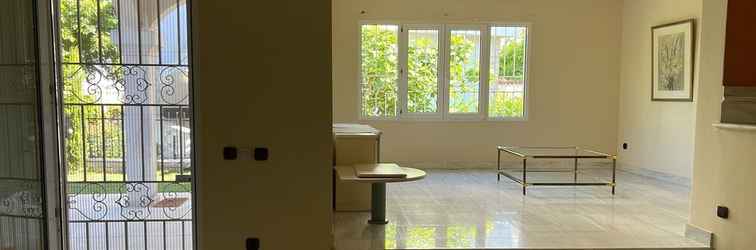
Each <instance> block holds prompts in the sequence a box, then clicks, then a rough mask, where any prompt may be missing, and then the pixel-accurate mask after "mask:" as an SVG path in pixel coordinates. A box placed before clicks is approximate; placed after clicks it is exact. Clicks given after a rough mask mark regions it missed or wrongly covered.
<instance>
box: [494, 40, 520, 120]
mask: <svg viewBox="0 0 756 250" xmlns="http://www.w3.org/2000/svg"><path fill="white" fill-rule="evenodd" d="M521 35H522V36H523V37H518V38H517V39H512V40H510V41H507V43H505V45H504V46H503V47H501V48H499V51H498V54H497V57H498V65H497V68H495V69H492V71H491V76H490V77H489V79H490V81H489V85H490V86H495V85H497V84H498V83H499V82H503V83H512V82H514V83H519V84H523V80H525V37H524V35H525V33H522V34H521ZM524 104H525V103H524V97H523V96H522V94H520V95H515V94H514V93H508V92H502V91H494V90H492V91H491V92H490V94H489V105H488V109H489V110H488V113H489V116H491V117H522V116H523V115H524V110H525V105H524Z"/></svg>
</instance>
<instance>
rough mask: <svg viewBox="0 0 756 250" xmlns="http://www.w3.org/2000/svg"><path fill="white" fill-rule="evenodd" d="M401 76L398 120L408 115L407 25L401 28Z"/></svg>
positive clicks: (399, 78) (398, 95) (399, 79)
mask: <svg viewBox="0 0 756 250" xmlns="http://www.w3.org/2000/svg"><path fill="white" fill-rule="evenodd" d="M399 27H400V28H399V41H398V42H399V65H398V66H399V70H398V72H399V76H398V81H397V83H398V84H399V86H398V88H397V91H399V93H397V99H398V100H397V101H398V102H399V103H398V105H399V110H398V114H397V116H398V118H399V119H401V118H402V117H403V116H405V115H406V114H407V99H408V92H407V58H408V53H409V48H408V43H407V40H408V35H407V34H408V33H409V32H407V26H406V25H400V26H399Z"/></svg>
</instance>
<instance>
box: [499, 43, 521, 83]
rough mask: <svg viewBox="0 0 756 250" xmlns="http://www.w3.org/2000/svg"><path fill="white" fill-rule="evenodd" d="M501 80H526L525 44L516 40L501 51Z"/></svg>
mask: <svg viewBox="0 0 756 250" xmlns="http://www.w3.org/2000/svg"><path fill="white" fill-rule="evenodd" d="M498 57H499V70H498V73H499V74H498V77H499V79H507V80H524V79H525V77H524V76H525V42H524V41H523V40H519V39H518V40H515V41H511V42H509V43H507V45H506V46H505V47H504V48H503V49H502V50H500V51H499V55H498Z"/></svg>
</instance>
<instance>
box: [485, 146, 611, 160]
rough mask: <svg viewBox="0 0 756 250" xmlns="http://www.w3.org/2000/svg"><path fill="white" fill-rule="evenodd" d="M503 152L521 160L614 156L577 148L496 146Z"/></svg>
mask: <svg viewBox="0 0 756 250" xmlns="http://www.w3.org/2000/svg"><path fill="white" fill-rule="evenodd" d="M497 148H498V150H499V151H504V152H507V153H510V154H512V155H515V156H519V157H523V158H613V157H614V156H612V155H610V154H606V153H602V152H598V151H595V150H590V149H584V148H579V147H509V146H498V147H497Z"/></svg>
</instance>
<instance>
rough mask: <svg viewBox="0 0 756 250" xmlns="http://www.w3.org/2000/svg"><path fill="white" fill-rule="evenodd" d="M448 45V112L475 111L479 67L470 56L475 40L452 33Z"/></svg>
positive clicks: (476, 107) (474, 58) (476, 106)
mask: <svg viewBox="0 0 756 250" xmlns="http://www.w3.org/2000/svg"><path fill="white" fill-rule="evenodd" d="M449 45H450V51H449V55H450V57H449V76H450V77H449V112H450V113H474V112H477V111H478V87H479V82H480V67H478V66H479V64H478V62H477V61H474V60H477V58H476V57H474V56H471V53H472V52H473V49H475V42H474V41H470V40H467V39H465V37H464V36H463V35H456V34H452V35H451V39H450V41H449Z"/></svg>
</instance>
